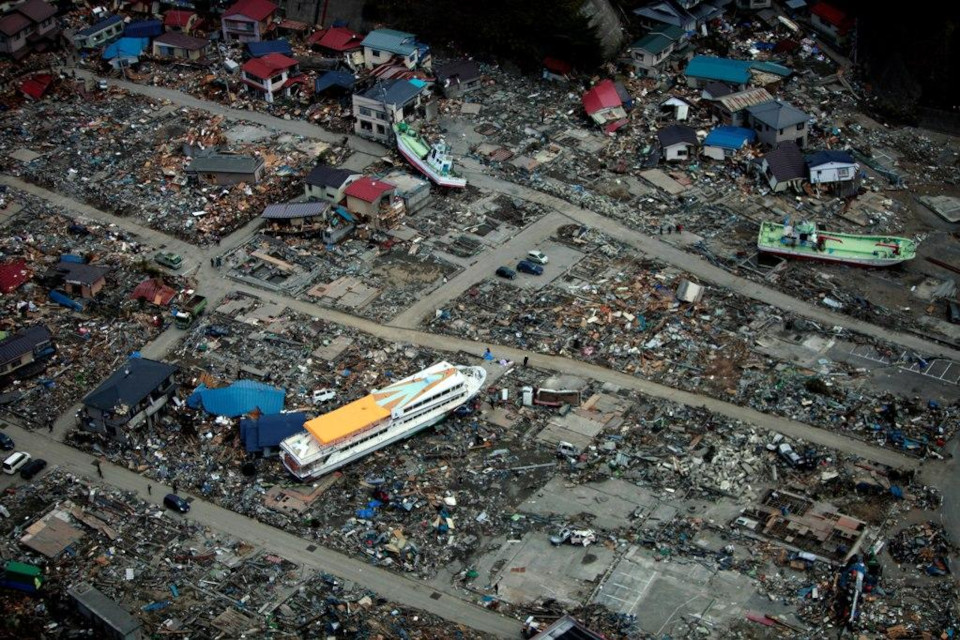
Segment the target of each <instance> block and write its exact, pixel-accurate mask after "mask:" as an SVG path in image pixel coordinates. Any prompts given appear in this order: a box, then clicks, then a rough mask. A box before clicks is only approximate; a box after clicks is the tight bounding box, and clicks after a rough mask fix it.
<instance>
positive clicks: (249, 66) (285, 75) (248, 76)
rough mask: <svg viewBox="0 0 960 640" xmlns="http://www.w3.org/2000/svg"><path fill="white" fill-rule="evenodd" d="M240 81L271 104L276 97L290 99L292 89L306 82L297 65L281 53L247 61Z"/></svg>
mask: <svg viewBox="0 0 960 640" xmlns="http://www.w3.org/2000/svg"><path fill="white" fill-rule="evenodd" d="M241 79H242V80H243V83H244V84H246V85H247V88H248V89H249V90H250V91H252V92H253V93H256V94H258V95H259V96H260V97H261V98H263V99H264V100H266V101H267V102H271V103H272V102H273V101H274V100H275V98H276V96H278V95H279V96H284V97H290V95H292V90H293V87H294V86H296V85H302V84H303V83H304V82H305V81H306V78H305V77H304V75H303V74H302V73H300V66H299V63H298V62H297V61H296V60H294V59H293V58H288V57H287V56H285V55H283V54H282V53H268V54H267V55H265V56H263V57H260V58H251V59H250V60H247V61H246V62H245V63H244V64H243V75H242V77H241Z"/></svg>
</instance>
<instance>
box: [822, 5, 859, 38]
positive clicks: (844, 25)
mask: <svg viewBox="0 0 960 640" xmlns="http://www.w3.org/2000/svg"><path fill="white" fill-rule="evenodd" d="M856 24H857V23H856V21H855V20H854V19H853V18H851V17H850V16H848V15H847V14H846V13H844V12H843V11H841V10H840V9H837V8H836V7H835V6H833V5H831V4H827V3H826V2H818V3H817V4H815V5H813V8H811V9H810V26H812V27H813V28H814V29H816V30H817V31H819V32H820V33H821V34H823V36H825V37H826V39H827V41H828V42H832V43H833V44H836V45H844V44H846V43H847V41H848V40H849V39H850V35H851V34H852V33H853V30H854V28H855V27H856Z"/></svg>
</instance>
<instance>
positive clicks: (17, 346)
mask: <svg viewBox="0 0 960 640" xmlns="http://www.w3.org/2000/svg"><path fill="white" fill-rule="evenodd" d="M53 352H54V347H53V336H52V335H51V333H50V330H49V329H47V328H46V327H45V326H43V325H42V324H38V325H36V326H33V327H29V328H27V329H23V330H22V331H18V332H17V333H15V334H13V335H10V336H7V337H6V338H4V339H3V340H0V376H7V375H10V374H12V373H14V372H16V371H20V370H22V369H23V368H24V367H27V366H28V365H31V364H33V363H35V362H38V361H40V360H42V359H43V358H45V357H47V356H49V355H51V354H53Z"/></svg>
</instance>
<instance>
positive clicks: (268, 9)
mask: <svg viewBox="0 0 960 640" xmlns="http://www.w3.org/2000/svg"><path fill="white" fill-rule="evenodd" d="M276 13H277V5H275V4H273V3H272V2H270V0H238V1H237V2H235V3H234V4H233V5H231V6H230V8H229V9H227V10H226V11H224V12H223V18H222V19H221V21H220V24H221V25H222V28H223V40H224V42H227V43H230V42H259V41H260V40H263V39H264V36H265V34H266V33H267V32H269V31H270V30H271V29H272V27H273V19H274V16H275V15H276Z"/></svg>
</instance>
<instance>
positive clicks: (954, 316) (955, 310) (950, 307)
mask: <svg viewBox="0 0 960 640" xmlns="http://www.w3.org/2000/svg"><path fill="white" fill-rule="evenodd" d="M947 320H949V321H950V323H951V324H960V305H958V304H957V303H956V302H947Z"/></svg>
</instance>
